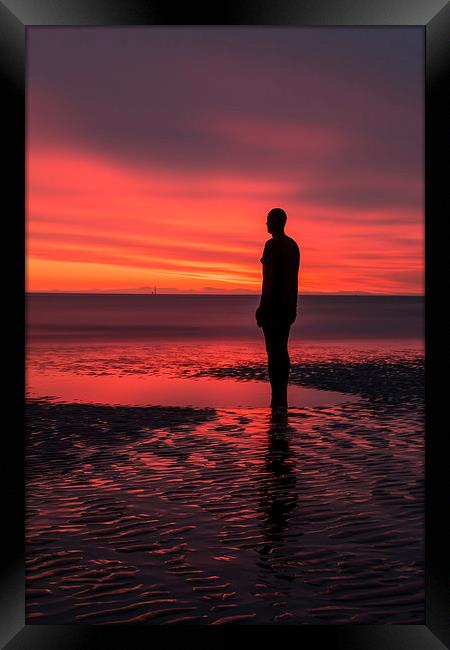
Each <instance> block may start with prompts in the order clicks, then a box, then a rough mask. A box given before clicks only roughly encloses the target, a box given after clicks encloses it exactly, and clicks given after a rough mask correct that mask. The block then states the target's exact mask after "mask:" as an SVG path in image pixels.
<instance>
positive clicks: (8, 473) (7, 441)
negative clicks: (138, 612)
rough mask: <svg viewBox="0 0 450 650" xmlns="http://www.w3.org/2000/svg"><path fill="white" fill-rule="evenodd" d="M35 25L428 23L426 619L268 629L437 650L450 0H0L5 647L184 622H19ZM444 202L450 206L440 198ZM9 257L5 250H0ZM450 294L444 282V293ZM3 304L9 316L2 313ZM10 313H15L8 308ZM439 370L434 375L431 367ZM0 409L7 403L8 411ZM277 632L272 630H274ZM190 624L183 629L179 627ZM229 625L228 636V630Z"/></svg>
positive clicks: (388, 649)
mask: <svg viewBox="0 0 450 650" xmlns="http://www.w3.org/2000/svg"><path fill="white" fill-rule="evenodd" d="M36 25H44V26H49V25H57V26H70V25H74V26H89V25H92V26H95V25H98V26H100V25H110V26H114V25H117V26H119V25H149V26H152V25H268V26H270V25H287V26H294V25H295V26H368V25H373V26H377V25H378V26H380V25H382V26H389V25H390V26H403V25H405V26H412V25H415V26H420V27H422V28H423V29H424V32H425V43H426V61H425V80H426V81H425V86H426V87H425V158H426V160H425V187H426V193H425V264H426V273H425V294H426V296H425V304H426V323H425V332H426V348H425V349H426V459H425V460H426V463H425V466H426V539H425V542H426V624H425V625H359V626H358V625H323V626H321V625H309V626H296V627H292V626H291V627H288V626H285V627H282V628H281V629H280V628H279V627H277V628H276V629H275V628H272V627H270V626H267V627H265V628H264V630H263V633H264V635H265V637H266V635H269V636H268V637H266V639H265V640H266V641H267V642H269V643H270V641H271V640H272V638H273V640H275V638H276V639H277V641H278V642H279V637H280V634H281V635H282V636H284V632H285V631H287V630H289V632H291V633H294V634H295V643H298V644H299V645H302V644H304V645H305V646H306V647H311V645H312V644H314V645H321V644H323V645H324V646H325V647H330V646H333V645H334V647H336V648H342V649H345V650H364V649H367V650H369V649H370V650H377V649H380V650H381V649H385V650H400V649H402V650H416V649H417V650H419V649H421V650H422V649H424V650H425V649H427V650H434V649H436V650H437V649H438V648H444V647H450V589H449V576H450V571H449V553H448V548H449V547H450V536H449V533H448V522H447V518H448V512H447V510H448V509H445V503H446V501H447V500H448V493H449V491H448V483H447V481H446V477H447V475H448V467H447V465H448V463H447V456H446V455H445V453H444V445H445V442H446V440H445V439H446V437H447V433H446V429H447V430H448V425H447V427H445V425H443V424H441V422H445V419H442V420H441V418H442V417H443V416H444V415H445V411H444V409H445V405H446V396H445V393H444V390H445V385H443V384H445V379H444V377H445V374H444V371H445V370H446V366H447V363H446V360H447V354H446V352H447V348H446V347H445V345H444V343H445V340H444V339H443V338H442V339H439V338H438V333H437V328H436V327H435V325H437V324H438V323H439V321H440V317H439V308H440V303H441V301H440V299H439V295H442V294H439V291H440V289H439V285H440V282H441V279H442V278H445V277H447V276H446V274H447V273H448V268H447V266H448V263H447V260H448V254H447V255H446V254H445V253H446V250H445V248H444V227H445V221H446V219H448V216H449V214H450V212H449V209H448V208H449V201H448V198H447V197H448V194H447V196H446V190H447V184H446V181H447V178H446V175H445V167H444V165H443V164H442V163H441V160H444V156H445V153H447V155H448V148H447V151H446V150H445V149H446V144H445V143H446V139H445V133H446V128H448V125H447V124H446V118H447V114H446V113H447V112H446V106H447V104H446V103H445V101H444V92H445V91H444V89H445V83H444V79H445V73H446V72H447V71H448V67H449V66H448V64H449V57H448V54H449V43H450V39H449V34H450V6H449V3H448V2H444V1H443V0H415V1H412V0H378V1H375V0H342V1H341V0H315V1H310V0H309V1H308V0H305V1H302V0H254V1H250V0H241V1H240V2H226V3H222V4H220V5H217V6H214V8H213V7H212V6H209V7H208V6H206V7H202V8H201V9H200V5H199V4H198V5H197V7H196V6H192V4H190V3H186V4H184V5H183V6H181V8H178V7H176V6H175V5H172V4H171V3H167V2H166V3H164V2H162V1H161V0H158V1H152V0H0V67H1V69H2V73H3V74H2V79H3V83H2V86H3V89H4V90H5V92H4V93H2V108H3V111H4V118H3V119H4V122H3V124H4V131H3V133H4V134H7V135H10V136H11V138H9V139H8V140H6V139H3V143H2V154H3V157H4V159H5V170H6V175H7V181H6V182H5V183H4V184H3V194H4V195H5V194H6V196H3V204H2V205H3V206H5V205H8V206H9V207H8V209H7V210H6V209H5V208H4V215H5V216H4V228H5V229H7V231H6V236H5V238H4V242H5V248H7V249H8V250H9V251H12V252H13V253H14V256H13V258H12V260H9V261H8V262H7V263H6V265H5V266H4V271H3V279H4V291H5V292H6V293H7V294H8V302H7V305H6V308H5V311H4V321H5V323H6V325H7V331H6V334H5V335H4V336H5V338H4V344H5V348H6V349H8V350H11V351H12V352H13V353H14V356H13V357H12V360H11V364H10V366H7V368H6V373H7V377H8V380H7V394H6V397H7V399H6V400H5V402H4V409H5V411H7V412H9V414H10V415H12V417H11V418H10V420H9V421H10V424H9V425H8V427H7V428H5V429H4V431H3V444H4V455H3V467H2V472H1V473H0V474H1V476H2V481H3V482H4V485H3V491H2V493H1V494H2V510H3V513H2V514H3V521H4V522H5V523H6V525H5V527H4V528H3V534H2V536H1V539H2V543H3V553H2V573H1V593H0V619H1V630H0V642H1V645H2V647H6V648H8V650H19V649H21V650H22V649H27V650H28V649H30V650H31V649H32V650H38V649H39V648H46V649H49V648H58V649H59V650H62V649H69V648H70V649H72V648H97V647H101V648H103V647H105V648H106V647H110V646H113V647H114V646H116V645H117V646H118V647H121V648H124V647H127V648H134V647H143V646H144V645H147V644H150V643H159V642H165V643H171V642H173V639H174V635H175V634H177V635H179V633H180V627H178V628H170V629H169V628H166V627H164V626H148V627H145V626H144V627H137V626H118V627H111V628H109V627H108V626H100V627H95V626H48V625H25V617H24V612H25V585H24V583H25V570H24V502H25V488H26V486H25V483H24V422H23V417H22V416H21V414H23V412H24V409H23V403H24V378H25V375H24V359H25V355H24V352H25V263H24V261H25V199H26V197H25V72H26V32H27V28H28V27H32V26H36ZM446 207H447V211H445V208H446ZM3 259H5V255H4V256H3ZM444 298H445V294H444ZM6 315H7V318H6ZM13 316H14V317H13ZM434 376H436V377H442V378H443V379H442V380H441V382H439V381H436V382H433V387H432V389H431V378H432V377H434ZM4 417H5V418H6V417H7V416H6V414H5V416H4ZM260 627H261V626H254V625H251V626H240V627H239V630H236V628H235V626H227V627H225V628H221V629H220V631H219V629H218V628H214V629H212V628H206V627H203V628H200V627H196V628H190V629H189V630H188V629H186V630H185V629H184V628H183V629H182V633H183V637H181V642H184V643H190V642H192V641H193V640H194V636H195V637H196V640H197V637H198V638H199V640H200V637H202V636H203V635H204V636H205V640H207V642H211V641H212V640H214V642H216V643H222V644H225V643H229V642H230V640H232V636H233V635H234V633H235V632H236V633H238V634H239V640H240V641H243V642H244V643H245V642H246V638H247V635H250V634H251V637H250V636H248V639H249V642H253V643H254V642H255V632H258V631H259V630H260ZM272 634H274V635H276V637H275V636H274V637H271V635H272ZM184 635H186V636H184ZM230 635H231V636H230Z"/></svg>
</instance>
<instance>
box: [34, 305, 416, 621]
mask: <svg viewBox="0 0 450 650" xmlns="http://www.w3.org/2000/svg"><path fill="white" fill-rule="evenodd" d="M116 298H117V297H116ZM157 298H160V296H158V297H155V299H154V300H156V299H157ZM162 298H165V300H162V301H161V302H160V303H159V305H157V304H156V303H155V302H153V303H151V302H149V301H151V300H152V298H151V297H147V298H145V297H144V298H142V297H139V296H132V297H131V298H130V300H129V301H128V303H127V310H125V309H124V304H125V303H124V300H123V297H118V298H117V299H116V301H114V297H113V296H108V297H107V298H106V299H105V300H104V304H103V306H100V307H99V301H97V302H95V301H94V300H93V299H92V297H90V298H89V299H86V298H83V297H67V296H65V297H63V298H59V299H58V297H55V296H53V297H48V296H47V297H45V299H41V301H40V302H39V299H38V300H36V301H35V302H34V303H33V304H31V305H29V339H28V343H27V415H26V423H27V427H26V428H27V441H26V456H27V461H26V472H27V483H26V506H27V522H26V540H27V548H26V558H27V622H29V623H46V624H66V623H85V624H141V623H143V624H180V623H181V624H187V623H190V624H194V625H195V624H234V623H240V624H250V625H254V624H274V625H277V624H290V625H298V624H312V625H314V624H316V625H317V624H323V623H329V624H341V623H362V624H364V623H399V624H411V623H419V624H423V622H424V615H425V613H424V612H425V610H424V587H425V584H424V378H423V375H424V359H423V348H422V342H421V339H420V332H421V314H422V306H423V305H422V303H421V300H420V299H417V300H414V299H411V300H409V301H408V300H397V302H395V300H391V301H384V302H383V301H382V300H378V301H377V300H376V299H375V300H373V301H370V300H369V301H368V300H367V298H362V299H361V300H357V299H353V301H352V300H349V299H346V298H343V299H342V300H340V301H339V300H337V299H336V298H335V297H334V298H333V299H332V300H325V299H322V300H319V301H316V302H315V303H314V301H309V304H308V301H307V300H306V301H305V307H306V308H307V310H306V313H307V315H305V318H304V322H306V325H308V322H309V323H310V330H308V329H307V326H304V327H303V329H301V327H302V326H301V324H299V329H298V330H296V331H293V333H292V339H291V344H290V354H291V363H292V366H291V385H290V388H289V410H288V413H287V414H285V413H283V412H277V411H275V412H272V411H271V410H270V409H269V408H268V403H269V388H268V382H267V374H266V365H265V362H266V360H265V351H264V346H263V340H262V338H261V332H260V331H259V330H258V329H257V328H256V327H255V326H254V322H253V320H251V318H252V314H250V318H249V319H248V321H247V314H248V312H249V307H251V306H252V300H253V301H254V297H253V298H252V297H247V296H244V297H237V298H238V299H237V300H235V301H232V300H231V297H228V296H226V297H220V298H222V301H221V300H218V299H217V297H214V299H213V300H210V301H209V303H208V301H203V304H204V305H205V309H210V310H211V309H212V311H213V314H217V320H216V321H215V320H214V316H213V318H211V319H210V320H208V319H207V318H205V317H204V314H203V317H202V313H201V310H200V309H199V301H197V302H196V300H195V298H194V299H193V300H192V301H191V302H190V303H189V304H190V306H191V309H190V310H189V309H186V304H187V301H186V297H178V299H175V298H171V299H169V298H166V297H162ZM202 298H204V297H202ZM227 300H228V302H227ZM144 301H145V302H144ZM100 303H101V301H100ZM80 304H82V305H84V306H85V309H84V311H83V309H80ZM352 304H353V307H352V310H353V311H351V310H350V311H349V305H352ZM86 305H88V307H86ZM114 305H116V312H115V313H116V317H115V316H114ZM149 305H150V306H149ZM368 305H369V307H368ZM62 306H63V307H64V308H62ZM336 306H337V308H338V309H337V310H336ZM231 307H232V308H231ZM177 309H178V310H179V311H178V317H176V313H177ZM93 310H96V312H95V313H94V311H93ZM336 311H338V312H339V313H340V314H343V313H345V314H346V317H347V319H349V320H350V321H351V323H352V327H351V328H349V329H350V334H349V335H347V336H346V335H345V331H344V328H343V321H344V319H343V318H342V317H338V318H336V327H335V328H334V330H333V329H332V324H330V322H329V319H328V317H327V316H326V314H328V313H333V312H336ZM125 313H128V318H125V316H124V314H125ZM130 313H132V314H133V317H132V318H130V316H129V314H130ZM180 313H182V314H184V316H180ZM55 314H56V316H55ZM73 314H77V317H76V318H74V317H73ZM102 314H103V315H102ZM117 314H119V316H117ZM138 314H139V316H138ZM189 314H191V315H189ZM192 314H193V315H192ZM223 314H226V315H227V317H228V333H227V331H226V327H225V326H222V327H223V330H222V329H221V328H220V327H219V325H220V323H221V322H223V320H224V319H223V317H222V316H223ZM169 316H170V317H169ZM352 316H353V318H352ZM130 323H131V324H130ZM164 323H166V325H164ZM317 323H319V324H320V327H319V326H318V325H317ZM152 324H153V327H151V326H152ZM402 324H403V325H402ZM149 328H150V331H148V330H149ZM183 328H184V334H183ZM311 331H312V332H316V337H315V338H314V337H313V336H312V335H311ZM180 332H181V333H180ZM186 332H188V335H186ZM375 335H376V336H375Z"/></svg>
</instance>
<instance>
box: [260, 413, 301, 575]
mask: <svg viewBox="0 0 450 650" xmlns="http://www.w3.org/2000/svg"><path fill="white" fill-rule="evenodd" d="M294 432H295V429H294V428H293V427H289V422H288V411H287V409H277V408H275V409H272V410H271V413H270V415H269V427H268V442H267V452H266V455H265V459H264V474H263V477H262V480H261V487H260V491H261V502H260V503H261V510H262V512H263V515H264V520H263V527H262V528H263V536H264V541H265V544H264V546H263V547H262V548H261V550H260V552H261V560H262V562H261V563H260V566H265V567H270V562H269V559H270V556H271V555H272V554H273V552H274V551H275V550H276V549H278V548H280V547H282V546H283V543H284V533H285V531H286V530H287V528H288V526H289V520H290V518H291V516H292V514H293V510H294V509H295V507H296V505H297V501H298V496H297V485H296V483H297V481H296V473H295V459H294V454H293V452H292V450H291V449H290V447H289V437H290V435H292V433H294ZM296 433H297V435H298V431H297V432H296Z"/></svg>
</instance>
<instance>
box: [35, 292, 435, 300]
mask: <svg viewBox="0 0 450 650" xmlns="http://www.w3.org/2000/svg"><path fill="white" fill-rule="evenodd" d="M25 293H26V295H27V296H172V297H173V296H189V297H193V296H199V297H200V296H201V297H206V298H207V297H214V298H217V297H221V298H236V297H248V298H256V297H259V296H260V295H261V294H260V293H163V292H161V293H157V294H154V293H150V292H149V293H144V292H142V293H140V292H133V291H132V292H115V291H106V292H100V291H98V292H97V291H26V292H25ZM299 297H303V298H306V297H308V298H425V294H421V293H302V292H299Z"/></svg>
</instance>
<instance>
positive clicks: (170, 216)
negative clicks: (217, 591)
mask: <svg viewBox="0 0 450 650" xmlns="http://www.w3.org/2000/svg"><path fill="white" fill-rule="evenodd" d="M28 39H29V42H28V57H29V59H28V118H27V119H28V131H27V161H28V169H27V287H28V290H29V291H52V290H53V291H147V290H149V289H153V287H154V286H156V287H157V288H158V290H159V291H160V292H170V293H172V292H196V293H203V292H211V293H221V292H232V293H245V292H252V293H257V292H258V291H259V289H260V283H261V264H260V257H261V251H262V248H263V245H264V241H265V240H266V239H267V238H268V236H269V235H268V234H267V232H266V230H265V217H266V214H267V212H268V210H269V209H270V208H272V207H276V206H279V207H283V208H284V209H285V210H286V212H287V214H288V223H287V228H286V231H287V233H288V234H290V235H291V236H293V237H294V238H295V239H296V240H297V241H298V243H299V245H300V248H301V255H302V258H301V270H300V292H305V293H306V292H307V293H318V292H370V293H386V294H421V293H422V292H423V218H424V217H423V179H422V161H423V130H422V123H423V113H422V110H423V109H422V99H423V93H422V86H423V70H422V61H423V42H422V31H421V30H420V29H415V28H399V29H393V28H386V29H384V28H370V29H369V28H367V29H361V28H352V29H330V28H324V29H319V28H314V29H303V28H302V29H297V28H281V29H278V28H221V29H219V28H114V29H110V28H85V29H78V28H77V29H74V28H68V29H65V28H31V29H30V30H29V36H28Z"/></svg>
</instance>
